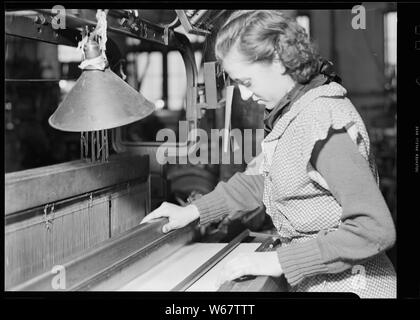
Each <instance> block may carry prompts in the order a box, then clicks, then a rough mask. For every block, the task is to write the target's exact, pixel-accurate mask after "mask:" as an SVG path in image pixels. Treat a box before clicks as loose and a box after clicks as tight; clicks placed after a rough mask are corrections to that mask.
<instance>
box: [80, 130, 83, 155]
mask: <svg viewBox="0 0 420 320" xmlns="http://www.w3.org/2000/svg"><path fill="white" fill-rule="evenodd" d="M80 159H81V160H83V132H80Z"/></svg>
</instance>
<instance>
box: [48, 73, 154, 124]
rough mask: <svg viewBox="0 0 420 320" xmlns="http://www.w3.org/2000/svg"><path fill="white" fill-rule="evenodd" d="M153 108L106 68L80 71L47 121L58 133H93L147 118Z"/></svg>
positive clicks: (140, 95) (139, 94) (150, 103)
mask: <svg viewBox="0 0 420 320" xmlns="http://www.w3.org/2000/svg"><path fill="white" fill-rule="evenodd" d="M154 109H155V106H154V104H153V103H152V102H150V101H148V100H147V99H146V98H145V97H144V96H143V95H142V94H141V93H140V92H137V91H136V90H134V89H133V88H132V87H131V86H130V85H128V84H127V83H126V82H124V81H123V80H122V79H121V78H120V77H118V76H117V75H116V74H115V73H114V72H112V71H111V70H110V69H109V68H106V69H105V70H104V71H102V70H84V71H83V73H82V75H81V76H80V78H79V79H78V80H77V82H76V84H75V85H74V87H73V88H72V89H71V91H70V92H69V93H68V94H67V96H66V97H65V98H64V100H63V101H62V102H61V104H60V105H59V106H58V108H57V110H56V111H55V112H54V113H53V115H52V116H51V117H50V119H49V123H50V125H51V126H52V127H54V128H56V129H58V130H62V131H74V132H82V131H96V130H104V129H111V128H115V127H119V126H123V125H126V124H129V123H132V122H134V121H137V120H140V119H142V118H145V117H147V116H148V115H149V114H151V113H152V112H153V110H154Z"/></svg>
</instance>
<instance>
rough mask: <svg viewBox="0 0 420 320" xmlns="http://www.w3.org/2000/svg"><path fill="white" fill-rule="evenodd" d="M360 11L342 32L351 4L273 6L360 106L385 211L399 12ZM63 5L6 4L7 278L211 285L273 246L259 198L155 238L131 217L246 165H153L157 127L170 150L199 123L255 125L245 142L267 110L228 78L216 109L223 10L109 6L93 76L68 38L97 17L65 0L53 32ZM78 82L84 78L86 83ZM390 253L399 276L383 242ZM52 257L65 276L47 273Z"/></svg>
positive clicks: (133, 285) (390, 178) (389, 199)
mask: <svg viewBox="0 0 420 320" xmlns="http://www.w3.org/2000/svg"><path fill="white" fill-rule="evenodd" d="M365 7H366V28H365V29H364V30H354V29H353V28H352V25H351V20H352V18H353V16H354V14H352V11H351V10H350V9H333V10H325V9H322V10H321V9H320V10H317V9H309V10H304V9H298V10H286V11H285V13H286V14H289V15H291V16H293V17H295V18H296V20H297V21H298V23H299V24H301V25H302V26H303V27H304V28H305V29H306V31H307V33H308V34H309V37H310V38H311V40H312V41H313V42H314V43H315V44H316V45H317V47H318V49H319V51H320V53H321V55H322V56H323V57H325V58H327V59H329V60H331V61H332V62H333V64H334V69H335V71H336V72H337V74H338V75H339V76H340V77H341V79H342V81H343V82H342V83H343V86H344V87H345V88H346V89H347V91H348V96H349V98H350V99H351V101H352V103H353V104H354V105H355V106H356V108H357V110H358V112H359V113H360V115H361V117H362V118H363V121H364V122H365V124H366V127H367V131H368V133H369V138H370V140H371V141H370V142H371V146H372V151H373V154H374V155H375V160H376V164H377V166H378V172H379V177H380V190H381V192H382V194H383V196H384V198H385V200H386V203H387V205H388V207H389V209H390V211H391V214H392V217H393V219H394V222H396V219H397V212H396V187H397V186H396V132H397V128H396V120H397V118H396V105H397V98H396V96H397V94H396V89H397V87H396V75H397V66H396V53H397V38H396V36H397V32H396V30H397V9H396V4H393V3H366V6H365ZM60 10H61V9H60V8H58V9H57V8H55V9H51V8H49V9H25V10H24V9H19V10H16V9H7V10H6V11H5V126H4V132H5V139H4V141H5V288H6V290H10V291H51V290H61V291H67V290H71V291H74V290H81V291H170V290H173V291H216V290H217V288H216V287H214V285H213V284H212V279H213V277H214V276H215V275H216V274H217V270H218V269H217V268H218V262H219V261H221V260H223V258H224V257H225V256H226V255H229V253H231V252H233V251H235V250H264V249H265V248H266V247H268V246H270V245H271V246H272V243H270V241H272V240H273V238H272V237H270V235H272V234H273V225H272V222H271V219H270V218H269V216H268V215H267V214H266V212H265V209H264V207H261V208H258V209H257V210H254V211H253V212H249V213H247V214H245V215H243V216H240V217H238V218H237V219H231V218H229V219H223V220H222V221H218V222H217V223H212V224H210V225H209V226H206V227H205V228H203V227H197V226H195V225H189V226H187V227H184V228H182V229H179V230H175V231H172V232H170V233H168V234H162V232H161V231H160V229H161V227H162V225H163V223H164V221H160V220H159V221H157V222H156V223H151V224H147V225H141V224H140V225H139V223H140V221H141V220H142V218H143V217H145V216H146V215H147V214H148V213H150V212H152V211H153V210H154V209H155V208H157V207H159V206H160V205H161V204H162V203H163V202H164V201H166V202H170V203H174V204H177V205H180V206H185V205H187V204H188V203H190V202H191V201H193V200H194V199H197V198H199V197H201V196H202V195H205V194H207V193H209V192H210V191H212V190H213V189H214V188H215V186H216V185H217V183H218V182H220V181H228V180H229V178H231V177H232V176H233V175H234V174H235V173H237V172H243V171H244V170H245V169H246V166H247V163H246V161H245V159H244V157H242V158H241V161H235V163H220V162H218V163H215V164H213V163H206V164H202V163H198V164H196V163H189V162H188V161H186V160H185V159H184V160H185V161H182V159H183V158H182V157H180V158H179V159H178V160H179V161H177V162H176V163H163V164H162V163H161V162H160V161H159V160H158V156H157V154H158V153H159V147H160V146H161V145H162V143H163V139H161V140H159V139H157V136H158V133H159V132H162V130H165V129H170V130H173V132H175V133H176V139H177V140H176V142H174V143H173V144H171V146H170V147H168V150H169V153H170V152H171V151H174V152H176V153H177V154H181V153H183V152H185V150H186V149H188V145H189V144H190V143H194V142H196V141H197V140H195V139H196V138H197V137H195V136H194V135H193V134H192V135H191V134H190V132H192V131H193V130H194V129H197V128H200V129H203V130H205V131H206V132H208V133H209V136H210V130H211V129H223V128H227V129H229V128H230V130H234V129H238V130H239V132H241V133H244V130H246V129H252V144H253V145H255V146H257V147H256V149H258V146H259V144H260V142H261V141H260V140H259V139H261V138H263V137H261V136H260V135H258V134H257V132H258V129H262V128H263V117H264V107H263V106H261V105H259V104H257V103H256V102H255V101H252V100H251V99H250V100H247V101H244V100H242V99H241V96H240V93H239V91H238V89H237V88H235V89H234V91H233V96H232V99H231V106H230V110H229V112H227V111H228V108H227V107H226V106H227V104H228V102H227V99H226V97H225V96H224V91H223V89H224V86H225V85H226V83H225V82H226V81H227V80H226V79H225V78H224V75H223V73H222V72H220V70H219V68H218V64H217V63H216V57H215V53H214V42H215V37H216V34H217V30H218V28H219V27H220V26H221V25H222V24H223V22H224V21H225V20H226V19H227V17H229V15H230V14H231V13H232V10H171V9H161V10H151V9H147V10H143V9H109V10H108V11H107V15H106V20H107V30H106V34H107V41H106V57H107V59H108V62H109V70H108V74H107V75H106V76H107V77H108V79H107V81H103V82H101V84H100V85H97V84H96V83H94V81H95V79H94V78H92V77H93V76H92V77H91V78H88V76H87V74H88V72H85V71H83V70H82V69H81V68H80V64H81V61H82V52H81V50H80V48H78V46H79V45H80V42H81V41H82V39H84V38H83V37H84V36H85V35H86V34H88V33H89V32H92V30H94V29H95V27H96V26H97V25H98V15H97V10H96V9H69V8H66V9H65V24H66V25H65V28H57V27H56V26H55V25H54V23H59V22H62V21H61V20H60V21H59V20H57V19H56V17H57V14H61V13H62V12H61V11H60ZM63 12H64V11H63ZM54 19H55V20H54ZM92 50H94V49H92ZM89 53H90V52H86V51H85V52H84V54H89ZM92 74H93V73H92ZM82 80H83V81H86V82H87V83H88V82H89V81H91V83H92V85H91V87H89V85H87V86H85V88H86V87H87V91H89V92H82V91H83V88H82V87H80V83H81V81H82ZM78 86H79V87H78ZM77 90H79V91H77ZM85 90H86V89H85ZM85 104H89V109H88V108H84V107H83V106H84V105H85ZM115 104H116V105H117V106H115ZM119 104H120V105H121V106H122V107H121V108H118V107H119ZM102 105H107V107H106V108H105V109H101V106H102ZM100 110H101V111H100ZM93 112H97V113H98V112H99V113H100V114H102V116H103V119H100V120H98V119H95V117H94V116H93ZM180 123H184V124H185V126H186V130H187V131H188V134H186V132H181V131H182V130H181V129H180V126H179V124H180ZM225 132H226V131H225ZM219 142H220V140H218V141H216V142H215V141H213V140H212V141H211V143H209V144H207V145H205V147H206V148H208V152H209V153H211V154H213V152H215V151H214V149H217V154H219V155H220V156H221V154H222V153H223V152H225V153H226V152H227V153H229V154H230V156H232V157H233V154H234V153H235V152H236V153H237V151H238V150H239V151H240V152H242V153H243V152H244V146H239V149H235V150H234V148H233V147H232V144H230V145H228V146H229V148H228V150H224V151H223V150H222V149H223V145H222V144H221V143H219ZM219 151H220V153H219ZM187 152H188V151H187ZM253 152H254V155H256V153H258V150H253ZM241 248H242V249H241ZM387 255H388V257H389V258H390V260H391V261H392V263H393V265H394V267H395V268H396V270H397V272H398V268H397V264H396V252H395V247H394V248H392V249H391V250H389V251H388V252H387ZM63 266H64V267H63ZM168 266H171V267H170V268H168ZM60 268H65V270H66V273H65V274H66V281H65V284H63V283H60V280H57V278H55V277H56V276H57V275H58V274H59V273H60ZM260 278H261V279H260ZM163 279H164V280H163ZM276 281H277V280H273V279H271V278H268V277H257V278H256V279H251V280H248V281H243V282H235V283H233V282H232V283H231V284H229V286H228V285H226V286H228V287H224V290H232V291H235V290H236V291H258V290H261V291H264V290H270V288H271V289H272V288H274V287H275V288H284V284H283V283H277V282H276ZM51 286H53V287H52V288H51ZM219 290H220V289H219ZM280 290H281V289H280Z"/></svg>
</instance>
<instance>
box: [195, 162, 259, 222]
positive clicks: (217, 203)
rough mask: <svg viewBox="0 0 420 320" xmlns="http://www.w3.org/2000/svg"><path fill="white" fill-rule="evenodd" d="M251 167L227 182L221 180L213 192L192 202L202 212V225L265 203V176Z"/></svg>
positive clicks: (247, 210)
mask: <svg viewBox="0 0 420 320" xmlns="http://www.w3.org/2000/svg"><path fill="white" fill-rule="evenodd" d="M259 157H260V156H258V157H257V158H256V159H258V158H259ZM258 162H259V161H255V162H253V164H255V163H258ZM249 167H250V166H249ZM249 167H248V169H247V170H246V171H245V172H238V173H236V174H235V175H233V176H232V177H231V178H230V179H229V180H228V181H227V182H223V181H222V182H219V183H218V185H217V186H216V188H215V189H214V190H213V191H212V192H210V193H208V194H206V195H204V196H203V197H201V198H199V199H197V200H195V201H193V202H192V204H193V205H195V206H196V207H197V208H198V210H199V212H200V225H206V224H208V223H210V222H214V221H217V220H220V219H223V218H224V217H226V216H231V217H233V216H235V215H238V214H243V213H246V212H249V211H251V210H254V209H257V208H258V207H260V206H262V205H263V203H262V197H263V190H264V177H263V176H262V175H260V174H258V173H257V172H256V170H255V168H252V169H251V168H249Z"/></svg>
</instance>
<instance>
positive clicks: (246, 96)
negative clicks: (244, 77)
mask: <svg viewBox="0 0 420 320" xmlns="http://www.w3.org/2000/svg"><path fill="white" fill-rule="evenodd" d="M238 88H239V92H240V93H241V98H242V100H245V101H246V100H248V99H249V98H251V97H252V95H253V94H254V93H253V92H252V91H251V90H249V89H248V88H247V87H244V86H243V85H241V84H239V85H238Z"/></svg>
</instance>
